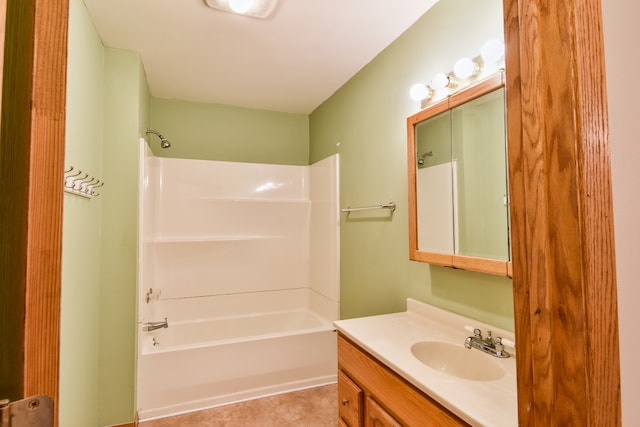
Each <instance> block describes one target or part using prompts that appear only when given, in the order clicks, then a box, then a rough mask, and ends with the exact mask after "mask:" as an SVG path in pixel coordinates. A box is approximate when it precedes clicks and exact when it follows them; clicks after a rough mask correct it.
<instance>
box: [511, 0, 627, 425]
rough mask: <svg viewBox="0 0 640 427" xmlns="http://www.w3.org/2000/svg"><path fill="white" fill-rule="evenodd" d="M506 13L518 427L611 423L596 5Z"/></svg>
mask: <svg viewBox="0 0 640 427" xmlns="http://www.w3.org/2000/svg"><path fill="white" fill-rule="evenodd" d="M504 12H505V40H506V41H507V58H506V66H507V129H508V140H509V183H510V194H511V201H512V203H511V220H512V222H511V226H512V229H511V233H512V241H513V285H514V303H515V304H514V305H515V308H514V309H515V313H516V317H515V326H516V342H517V343H518V402H519V423H520V425H523V426H536V425H608V426H616V425H618V426H619V425H621V406H620V370H619V369H620V368H619V357H618V355H617V351H616V350H615V349H617V348H618V326H617V302H616V282H615V254H614V250H613V224H612V205H611V183H610V162H609V150H608V140H607V106H606V93H605V88H604V85H605V78H604V57H603V48H602V44H603V42H602V24H601V11H600V2H599V0H567V1H565V2H552V3H549V2H544V3H543V2H541V1H540V0H505V1H504ZM612 356H613V357H612Z"/></svg>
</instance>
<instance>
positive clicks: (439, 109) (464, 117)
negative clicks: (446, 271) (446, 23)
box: [407, 73, 511, 276]
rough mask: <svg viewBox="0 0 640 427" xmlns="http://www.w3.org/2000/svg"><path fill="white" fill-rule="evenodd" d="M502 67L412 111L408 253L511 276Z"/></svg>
mask: <svg viewBox="0 0 640 427" xmlns="http://www.w3.org/2000/svg"><path fill="white" fill-rule="evenodd" d="M504 97H505V93H504V76H503V74H502V73H500V74H498V75H496V76H494V77H492V78H489V79H487V80H485V81H483V82H480V83H478V84H476V85H474V86H472V87H469V88H467V89H464V90H461V91H460V92H458V93H456V94H454V95H451V96H449V97H448V98H446V99H444V100H442V101H440V102H438V103H436V104H434V105H432V106H430V107H428V108H426V109H424V110H422V111H420V112H419V113H417V114H415V115H413V116H411V117H409V118H408V119H407V132H408V159H409V243H410V248H409V249H410V250H409V257H410V259H412V260H415V261H422V262H428V263H432V264H437V265H444V266H448V267H455V268H461V269H465V270H472V271H480V272H484V273H489V274H496V275H500V276H510V275H511V274H510V271H511V270H510V266H511V262H510V253H511V251H510V240H509V209H508V183H507V154H506V133H505V102H504V99H505V98H504Z"/></svg>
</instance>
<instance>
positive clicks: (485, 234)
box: [420, 88, 509, 261]
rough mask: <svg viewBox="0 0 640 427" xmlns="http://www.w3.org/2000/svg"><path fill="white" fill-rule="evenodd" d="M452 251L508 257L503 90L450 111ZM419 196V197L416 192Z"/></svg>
mask: <svg viewBox="0 0 640 427" xmlns="http://www.w3.org/2000/svg"><path fill="white" fill-rule="evenodd" d="M451 129H452V131H451V133H452V145H453V148H452V150H453V156H452V159H453V160H452V164H453V165H458V167H456V168H454V171H453V176H454V179H453V195H454V197H455V196H457V203H456V206H457V209H455V210H454V233H455V236H456V239H455V241H456V245H455V250H454V253H456V254H460V255H466V256H473V257H481V258H491V259H498V260H505V261H506V260H508V259H509V224H508V221H509V219H508V207H507V194H508V192H507V165H506V139H505V115H504V88H500V89H497V90H495V91H493V92H490V93H488V94H486V95H483V96H481V97H479V98H476V99H474V100H471V101H468V102H465V103H464V104H462V105H460V106H458V107H455V108H454V109H452V110H451ZM420 197H422V195H421V196H420Z"/></svg>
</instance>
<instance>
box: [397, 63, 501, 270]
mask: <svg viewBox="0 0 640 427" xmlns="http://www.w3.org/2000/svg"><path fill="white" fill-rule="evenodd" d="M501 87H505V76H504V71H502V70H501V71H500V72H499V73H497V74H495V75H493V76H491V77H489V78H487V79H485V80H483V81H481V82H479V83H477V84H474V85H473V86H470V87H468V88H465V89H463V90H461V91H460V92H457V93H455V94H452V95H450V96H448V97H447V98H445V99H443V100H442V101H439V102H437V103H435V104H433V105H431V106H429V107H427V108H425V109H424V110H422V111H420V112H418V113H416V114H414V115H412V116H409V117H408V118H407V161H408V168H407V170H408V176H409V259H411V260H413V261H420V262H427V263H430V264H436V265H441V266H445V267H452V268H459V269H463V270H470V271H477V272H481V273H487V274H493V275H497V276H504V277H512V268H511V260H495V259H490V258H480V257H472V256H465V255H458V254H449V253H440V252H428V251H421V250H419V249H418V215H417V185H416V178H417V166H416V152H417V151H416V149H417V141H416V125H417V124H419V123H420V122H423V121H425V120H427V119H429V118H431V117H434V116H436V115H438V114H440V113H443V112H445V111H448V110H451V109H453V108H455V107H458V106H460V105H462V104H464V103H466V102H468V101H471V100H473V99H476V98H478V97H480V96H483V95H485V94H487V93H489V92H492V91H494V90H496V89H499V88H501ZM505 108H506V105H505ZM505 135H506V131H505ZM506 149H507V147H505V150H506ZM506 166H507V165H505V167H506Z"/></svg>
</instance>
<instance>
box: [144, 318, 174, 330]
mask: <svg viewBox="0 0 640 427" xmlns="http://www.w3.org/2000/svg"><path fill="white" fill-rule="evenodd" d="M168 327H169V322H168V321H167V318H166V317H165V318H164V321H162V322H147V323H143V324H142V329H143V330H144V331H146V332H151V331H155V330H156V329H160V328H168Z"/></svg>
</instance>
